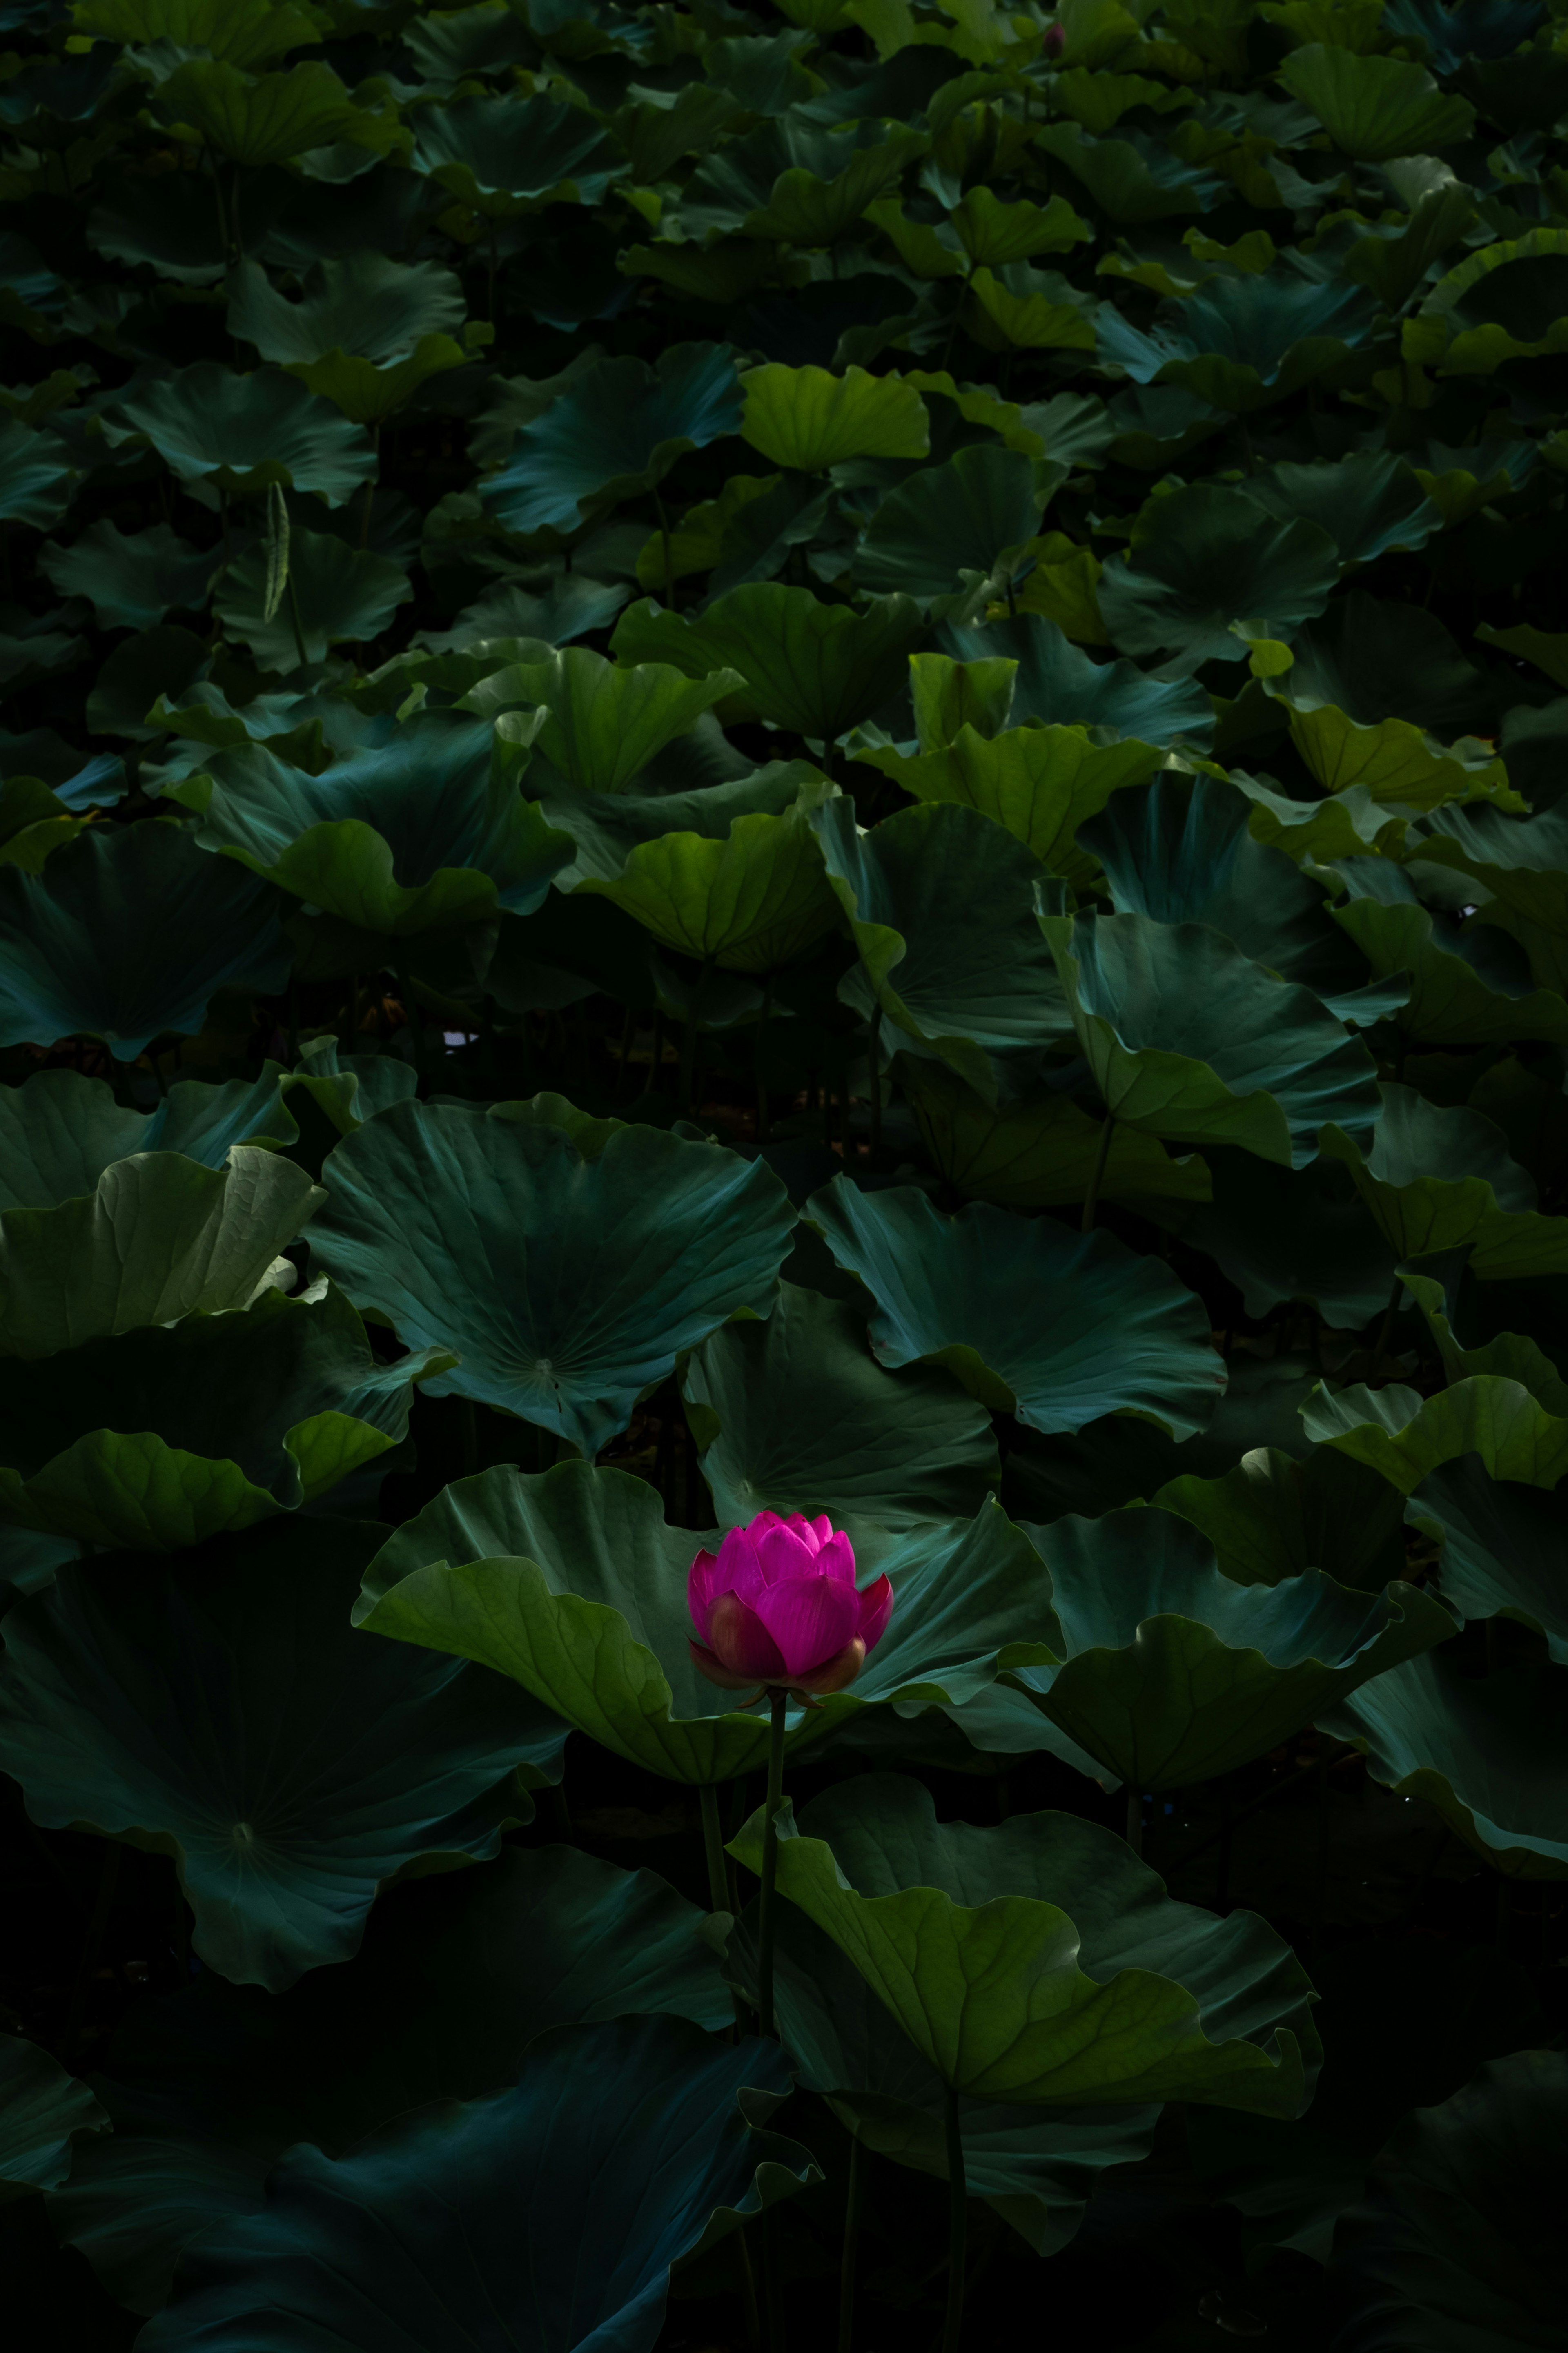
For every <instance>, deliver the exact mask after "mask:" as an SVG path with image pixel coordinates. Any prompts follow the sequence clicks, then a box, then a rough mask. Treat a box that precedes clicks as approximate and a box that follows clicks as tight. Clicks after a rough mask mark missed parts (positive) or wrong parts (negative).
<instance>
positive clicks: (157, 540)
mask: <svg viewBox="0 0 1568 2353" xmlns="http://www.w3.org/2000/svg"><path fill="white" fill-rule="evenodd" d="M3 429H4V428H3V427H0V430H3ZM222 560H223V559H222V555H221V553H220V552H218V551H217V550H215V549H212V548H199V547H193V546H192V545H191V544H190V543H189V541H188V540H184V539H182V538H181V537H180V536H179V534H178V533H177V532H174V531H171V530H170V528H169V526H168V524H167V523H166V522H155V523H153V525H152V527H151V529H150V530H147V531H138V532H131V533H125V532H121V531H118V530H117V529H116V528H115V526H114V524H113V523H112V522H110V521H109V519H108V518H107V517H105V518H104V519H103V520H102V521H101V522H95V523H92V524H91V525H89V528H88V529H87V530H86V531H84V532H83V533H81V535H80V537H79V539H77V540H74V541H73V542H72V543H71V545H70V546H69V547H57V546H53V545H51V546H48V547H45V548H42V549H40V550H39V554H38V567H39V569H40V571H43V572H45V573H47V575H48V577H49V579H50V580H51V581H52V582H53V583H54V586H55V589H56V592H57V593H58V595H59V596H87V597H89V598H90V599H91V601H92V607H93V611H94V613H95V614H96V616H97V618H98V626H99V628H100V629H148V628H153V625H154V624H155V623H156V622H158V621H161V620H163V617H164V616H165V614H167V613H172V612H191V613H196V612H199V611H200V610H201V608H202V607H203V606H204V605H205V603H206V600H207V590H208V587H209V586H210V585H211V581H212V576H213V574H214V573H215V572H216V570H217V569H218V566H219V565H220V564H221V563H222Z"/></svg>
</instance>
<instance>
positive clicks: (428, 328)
mask: <svg viewBox="0 0 1568 2353" xmlns="http://www.w3.org/2000/svg"><path fill="white" fill-rule="evenodd" d="M467 308H468V306H467V304H466V302H465V301H464V299H463V290H462V286H461V284H460V283H459V281H458V278H457V276H456V274H455V273H454V272H453V271H452V270H450V269H441V268H440V267H439V265H438V264H437V263H436V262H433V261H420V262H415V263H413V264H405V263H403V262H398V261H393V260H391V259H388V257H387V256H386V255H384V254H380V253H374V252H364V253H354V254H351V255H350V256H348V257H347V259H344V260H342V261H319V262H318V263H317V264H316V266H315V268H314V269H311V270H310V271H309V272H308V273H307V275H306V277H305V280H304V283H303V286H302V289H301V294H300V300H299V301H291V300H290V299H289V297H288V296H287V295H285V294H282V293H280V292H279V290H278V289H277V288H276V287H274V286H273V284H272V282H271V280H270V279H269V278H268V275H267V272H266V271H265V270H264V269H262V268H261V267H260V265H259V264H258V263H257V262H254V261H247V262H242V263H241V264H240V266H239V268H238V269H237V270H236V271H235V273H234V275H233V277H232V278H231V279H230V281H229V303H228V326H229V332H230V334H232V335H237V336H240V337H241V338H242V339H243V340H244V341H245V342H247V343H254V344H255V345H256V348H257V350H258V352H259V353H261V356H262V358H263V359H264V360H274V361H277V362H279V364H281V365H282V366H283V367H284V368H286V369H287V370H288V372H289V375H296V376H298V377H299V379H300V382H301V384H304V385H308V386H309V388H310V391H311V392H316V393H321V394H322V395H324V396H325V397H326V398H327V399H329V400H331V401H332V402H333V403H334V404H335V405H336V406H338V407H340V408H342V410H343V412H344V414H345V415H346V416H348V417H352V418H353V421H354V423H355V424H356V425H372V424H379V423H380V422H381V421H382V419H383V418H384V417H386V416H388V415H390V414H391V412H392V411H393V410H394V409H395V408H397V407H399V406H402V404H403V402H404V401H405V400H407V399H408V398H409V397H410V396H411V395H412V394H413V393H414V392H415V391H416V389H417V387H418V386H419V385H420V384H422V383H423V382H424V380H425V378H426V376H428V375H435V374H437V372H438V371H439V370H440V369H442V368H447V367H457V366H459V365H460V364H461V363H462V360H463V357H464V352H463V349H462V347H461V346H460V345H459V344H458V343H456V342H454V341H453V337H454V335H455V334H457V333H458V331H459V330H460V329H461V327H462V325H463V322H464V318H465V316H466V313H467Z"/></svg>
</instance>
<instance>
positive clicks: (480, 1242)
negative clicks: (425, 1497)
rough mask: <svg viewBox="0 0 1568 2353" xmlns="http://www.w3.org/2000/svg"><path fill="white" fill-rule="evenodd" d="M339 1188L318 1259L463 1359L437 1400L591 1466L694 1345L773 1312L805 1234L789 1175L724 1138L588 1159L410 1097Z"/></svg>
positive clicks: (339, 1172) (500, 1118) (516, 1108)
mask: <svg viewBox="0 0 1568 2353" xmlns="http://www.w3.org/2000/svg"><path fill="white" fill-rule="evenodd" d="M520 1113H521V1114H522V1115H521V1116H519V1114H520ZM595 1142H596V1139H595ZM325 1181H326V1184H327V1187H328V1191H329V1199H328V1205H327V1208H326V1210H325V1212H324V1213H323V1214H322V1216H321V1219H318V1221H317V1223H316V1226H315V1228H314V1229H313V1230H312V1235H311V1243H312V1248H313V1250H314V1251H315V1252H316V1254H317V1256H318V1258H319V1260H320V1262H321V1265H323V1266H324V1267H325V1268H326V1269H327V1270H328V1271H329V1272H330V1273H331V1274H332V1275H333V1276H335V1278H336V1279H337V1281H338V1282H341V1283H342V1286H343V1288H344V1290H345V1291H347V1292H348V1293H349V1294H350V1296H351V1297H353V1298H354V1299H356V1300H358V1301H361V1302H363V1303H365V1304H367V1305H373V1306H374V1307H376V1308H378V1309H380V1310H381V1312H382V1313H383V1314H385V1315H387V1316H388V1317H390V1319H391V1320H392V1322H393V1323H395V1324H396V1325H397V1327H398V1329H399V1331H400V1333H401V1334H402V1335H403V1337H404V1338H405V1340H406V1341H408V1343H409V1344H410V1345H419V1346H428V1345H434V1346H448V1345H449V1346H452V1347H454V1348H456V1349H457V1351H458V1355H459V1356H460V1358H461V1363H460V1365H459V1366H458V1369H457V1370H456V1371H455V1372H453V1373H451V1374H449V1375H447V1376H446V1377H444V1378H443V1380H442V1381H441V1382H440V1383H439V1384H438V1389H439V1390H451V1391H453V1392H455V1393H456V1394H457V1395H458V1396H459V1397H469V1398H478V1399H479V1400H481V1401H482V1402H483V1403H485V1404H489V1405H496V1406H500V1407H503V1408H504V1409H506V1410H507V1411H508V1412H510V1413H516V1414H521V1416H522V1417H523V1419H526V1420H529V1421H533V1422H537V1423H539V1424H540V1425H542V1427H543V1428H544V1429H546V1430H554V1431H556V1432H557V1434H558V1435H559V1436H561V1437H563V1438H565V1439H568V1440H571V1441H572V1442H573V1443H574V1444H575V1445H577V1446H580V1447H581V1448H582V1450H583V1451H584V1454H586V1455H588V1456H590V1457H592V1456H593V1455H595V1454H596V1453H597V1451H598V1450H599V1448H600V1447H601V1446H603V1445H605V1443H606V1441H607V1440H610V1439H611V1438H613V1437H615V1436H616V1433H617V1432H618V1431H619V1430H624V1429H625V1428H626V1423H627V1422H628V1421H629V1419H631V1413H632V1408H633V1407H634V1406H635V1405H636V1403H637V1398H638V1397H639V1396H640V1395H641V1394H642V1393H643V1391H644V1390H645V1389H647V1388H651V1387H652V1386H653V1385H654V1384H655V1383H656V1382H658V1381H659V1380H662V1379H663V1378H664V1377H665V1375H666V1374H667V1373H668V1372H669V1371H670V1369H671V1368H672V1366H674V1364H675V1360H676V1358H677V1356H679V1355H680V1354H681V1353H682V1352H683V1351H684V1350H686V1349H688V1348H690V1347H692V1346H694V1345H696V1343H697V1342H698V1341H699V1340H702V1339H705V1338H706V1337H707V1335H708V1334H709V1333H710V1332H711V1331H713V1330H714V1329H715V1327H716V1326H717V1325H718V1324H722V1323H723V1322H724V1321H725V1319H726V1318H727V1317H728V1316H731V1315H732V1314H736V1313H737V1312H739V1311H741V1310H746V1311H749V1312H750V1313H752V1314H763V1315H765V1314H767V1313H768V1311H769V1310H770V1308H771V1307H772V1305H773V1299H774V1297H775V1295H776V1285H777V1279H778V1270H779V1266H780V1263H781V1261H783V1259H784V1253H785V1251H786V1250H787V1249H788V1247H789V1237H790V1229H791V1228H792V1226H793V1225H794V1223H795V1212H794V1210H793V1209H792V1208H791V1207H790V1203H789V1199H788V1196H787V1195H786V1194H785V1192H784V1187H782V1186H781V1185H780V1184H779V1182H778V1180H777V1178H776V1177H774V1176H773V1175H772V1174H771V1172H770V1171H769V1170H768V1169H766V1168H764V1167H763V1166H761V1164H752V1166H748V1165H747V1164H746V1163H745V1162H744V1161H743V1160H742V1159H741V1158H740V1157H739V1156H738V1155H736V1154H734V1153H731V1152H726V1151H724V1150H723V1149H722V1148H721V1146H719V1145H711V1144H691V1143H686V1142H683V1141H682V1140H681V1139H680V1138H679V1137H677V1136H673V1135H664V1134H658V1132H657V1131H656V1130H654V1129H651V1128H647V1127H616V1130H615V1132H614V1133H613V1134H610V1135H609V1136H608V1137H607V1138H606V1139H605V1140H604V1141H603V1143H602V1144H598V1145H597V1148H593V1149H585V1150H584V1151H581V1152H580V1151H579V1149H578V1147H577V1145H576V1143H574V1140H573V1138H572V1137H571V1136H570V1135H569V1134H567V1133H566V1132H565V1131H564V1130H563V1129H562V1128H560V1127H556V1126H552V1125H551V1124H549V1123H548V1121H547V1120H545V1119H539V1118H534V1117H531V1116H529V1115H528V1112H527V1106H524V1105H516V1104H512V1105H509V1104H500V1105H497V1106H495V1107H494V1109H493V1110H492V1111H491V1112H490V1113H488V1114H487V1113H483V1112H479V1111H471V1110H468V1108H467V1107H464V1106H459V1105H458V1104H456V1103H443V1104H439V1105H436V1104H416V1103H404V1104H399V1105H397V1106H395V1108H394V1109H393V1110H391V1111H389V1112H385V1113H383V1114H382V1116H381V1117H380V1118H379V1119H375V1120H373V1121H371V1122H370V1124H368V1125H367V1126H365V1127H363V1128H361V1129H359V1130H358V1131H357V1133H356V1134H353V1135H352V1136H348V1137H345V1139H344V1140H343V1142H342V1144H340V1145H338V1146H337V1148H336V1150H335V1151H334V1152H333V1153H332V1155H331V1158H330V1159H329V1160H328V1161H327V1163H326V1165H325Z"/></svg>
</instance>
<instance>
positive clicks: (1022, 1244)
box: [807, 1176, 1225, 1438]
mask: <svg viewBox="0 0 1568 2353" xmlns="http://www.w3.org/2000/svg"><path fill="white" fill-rule="evenodd" d="M807 1216H808V1217H809V1219H810V1220H811V1222H812V1223H813V1224H814V1225H815V1226H816V1227H817V1228H818V1229H819V1230H820V1231H821V1232H822V1233H823V1235H824V1236H825V1238H826V1242H827V1246H828V1248H829V1249H830V1250H832V1252H833V1254H834V1257H835V1258H836V1259H837V1261H838V1263H839V1265H840V1266H843V1267H846V1268H847V1269H848V1270H849V1271H850V1272H851V1273H853V1274H856V1275H858V1277H859V1279H860V1281H861V1282H863V1283H865V1285H866V1287H867V1289H868V1291H869V1292H870V1293H871V1294H872V1296H873V1297H874V1298H875V1300H876V1302H877V1307H878V1313H877V1314H876V1316H875V1317H874V1318H873V1319H872V1324H871V1345H872V1346H873V1348H874V1349H875V1350H876V1352H877V1355H878V1356H879V1358H880V1360H881V1361H882V1363H884V1364H886V1365H890V1366H900V1365H907V1364H910V1363H912V1362H914V1361H915V1360H917V1359H919V1358H933V1359H934V1360H935V1361H936V1362H937V1363H938V1364H941V1365H945V1366H947V1367H948V1369H949V1370H950V1371H952V1372H953V1373H955V1374H956V1375H957V1377H958V1378H959V1379H960V1380H962V1381H963V1384H964V1386H965V1388H970V1389H972V1390H973V1393H974V1394H975V1395H976V1396H977V1397H978V1398H980V1399H981V1400H982V1402H983V1403H984V1404H986V1405H990V1406H994V1407H998V1408H1000V1409H1002V1410H1003V1411H1005V1412H1013V1413H1016V1415H1017V1417H1018V1419H1019V1420H1020V1421H1022V1422H1025V1423H1026V1424H1027V1425H1028V1426H1029V1427H1030V1428H1032V1429H1035V1430H1081V1429H1082V1428H1083V1426H1084V1424H1085V1423H1086V1422H1089V1421H1094V1420H1097V1419H1099V1418H1100V1415H1102V1414H1108V1413H1124V1412H1135V1413H1140V1414H1143V1415H1146V1416H1148V1417H1149V1419H1152V1420H1155V1421H1160V1422H1163V1424H1164V1425H1165V1426H1166V1427H1167V1428H1168V1429H1169V1430H1171V1431H1172V1432H1173V1435H1174V1436H1175V1437H1177V1438H1189V1437H1191V1436H1192V1435H1193V1433H1194V1431H1195V1430H1203V1429H1205V1428H1206V1426H1207V1424H1208V1423H1209V1421H1210V1420H1211V1419H1212V1418H1213V1415H1214V1410H1215V1406H1216V1405H1217V1404H1218V1402H1219V1399H1220V1398H1221V1397H1222V1396H1223V1394H1224V1391H1225V1366H1224V1363H1223V1361H1222V1359H1221V1358H1220V1357H1219V1356H1217V1355H1216V1354H1215V1351H1214V1349H1213V1347H1212V1346H1211V1345H1210V1343H1209V1324H1208V1314H1207V1311H1206V1309H1205V1307H1204V1305H1203V1303H1202V1301H1201V1300H1199V1299H1198V1298H1197V1297H1196V1296H1195V1295H1194V1293H1192V1292H1190V1291H1187V1290H1185V1289H1184V1286H1183V1285H1182V1284H1181V1283H1179V1282H1177V1281H1176V1280H1175V1278H1174V1276H1173V1275H1172V1274H1171V1273H1170V1272H1169V1271H1167V1270H1166V1269H1165V1268H1164V1267H1163V1266H1161V1265H1159V1264H1158V1263H1157V1262H1156V1261H1153V1260H1152V1259H1147V1258H1139V1257H1137V1256H1136V1255H1135V1254H1134V1253H1133V1252H1132V1251H1131V1250H1128V1249H1127V1248H1126V1246H1125V1245H1124V1244H1123V1243H1121V1242H1119V1241H1117V1240H1114V1239H1113V1237H1112V1236H1110V1234H1105V1233H1092V1234H1081V1235H1080V1234H1074V1233H1070V1232H1069V1231H1068V1229H1067V1228H1066V1227H1064V1226H1061V1225H1058V1222H1057V1221H1056V1219H1053V1218H1035V1219H1026V1218H1019V1217H1015V1216H1014V1215H1013V1214H1012V1213H1011V1212H1010V1211H1008V1210H1006V1209H994V1208H991V1207H990V1206H989V1204H987V1203H985V1202H981V1201H975V1202H971V1203H970V1205H969V1207H968V1208H964V1209H961V1210H960V1211H959V1213H958V1215H957V1216H956V1217H953V1218H948V1217H944V1216H943V1215H942V1212H941V1210H939V1209H937V1208H933V1207H932V1205H931V1202H930V1200H929V1199H928V1198H926V1196H925V1195H924V1194H923V1193H921V1192H919V1191H918V1190H916V1188H915V1187H912V1186H897V1187H893V1188H892V1189H890V1190H889V1191H886V1192H879V1193H863V1192H861V1191H860V1189H859V1188H858V1187H857V1186H855V1185H852V1184H851V1183H850V1182H849V1181H848V1180H847V1178H845V1177H842V1176H838V1177H835V1179H834V1181H833V1183H832V1184H831V1185H830V1186H829V1187H827V1188H826V1191H824V1192H821V1193H815V1194H813V1196H812V1198H811V1200H810V1202H809V1204H808V1205H807Z"/></svg>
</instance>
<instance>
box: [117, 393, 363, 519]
mask: <svg viewBox="0 0 1568 2353" xmlns="http://www.w3.org/2000/svg"><path fill="white" fill-rule="evenodd" d="M120 415H121V417H122V418H123V419H124V421H125V424H126V426H127V427H129V428H130V429H131V430H132V432H136V433H144V434H145V435H146V436H147V438H148V440H149V441H150V442H151V443H152V445H153V448H154V449H156V450H157V452H158V455H159V456H160V457H161V458H162V459H163V461H164V463H165V465H167V466H169V467H171V468H172V469H173V470H174V472H175V473H176V474H177V475H178V476H179V478H180V480H181V481H183V482H192V483H201V484H204V485H206V484H210V485H211V487H212V488H213V489H214V490H216V491H228V492H229V493H230V494H232V495H238V496H241V497H254V496H255V494H256V493H257V492H258V491H263V490H265V489H266V487H267V485H268V482H281V483H282V484H283V485H284V487H285V489H292V490H296V491H317V492H318V493H319V494H320V496H321V498H323V499H325V501H326V502H327V504H328V505H329V506H330V507H341V506H342V503H343V501H344V500H345V499H348V498H352V496H353V493H354V491H357V490H359V489H360V488H361V487H362V485H363V484H364V483H365V482H369V481H374V479H375V470H376V459H375V451H374V448H372V446H371V440H370V436H369V435H368V434H367V433H366V432H365V431H364V430H363V427H360V426H357V425H351V424H350V422H349V420H348V418H347V417H343V416H341V415H340V414H339V412H338V410H337V409H335V408H334V407H332V406H331V403H330V402H328V401H325V400H318V399H317V398H316V397H315V396H314V395H313V394H312V393H309V392H307V391H306V389H305V387H304V385H302V384H299V383H297V382H296V381H295V379H294V378H293V377H292V376H291V375H284V373H283V371H282V369H281V368H258V369H257V371H256V373H255V374H254V375H235V374H234V373H233V372H232V371H231V370H230V369H228V368H226V367H220V366H219V365H218V364H217V362H216V360H200V361H198V362H197V364H196V365H195V367H188V368H184V369H182V370H181V371H180V373H179V374H178V375H170V376H163V377H160V378H157V379H156V380H154V381H153V383H151V384H148V385H143V386H142V388H141V389H140V390H138V391H136V392H135V393H134V394H133V396H132V398H131V399H129V400H125V401H122V402H121V406H120Z"/></svg>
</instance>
